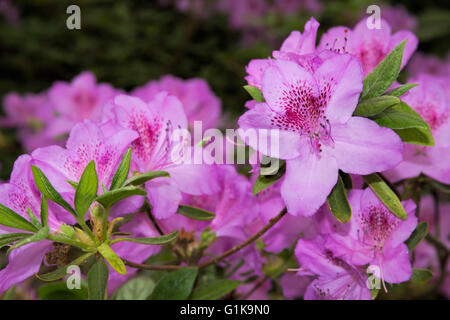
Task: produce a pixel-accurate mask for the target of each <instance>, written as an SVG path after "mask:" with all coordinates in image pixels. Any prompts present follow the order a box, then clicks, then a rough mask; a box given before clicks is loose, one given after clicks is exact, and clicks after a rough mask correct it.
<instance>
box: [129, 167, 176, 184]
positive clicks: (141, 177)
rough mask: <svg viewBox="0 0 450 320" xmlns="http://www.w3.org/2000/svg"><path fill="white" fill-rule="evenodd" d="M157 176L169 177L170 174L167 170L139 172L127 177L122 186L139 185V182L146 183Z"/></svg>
mask: <svg viewBox="0 0 450 320" xmlns="http://www.w3.org/2000/svg"><path fill="white" fill-rule="evenodd" d="M159 177H167V178H168V177H170V174H169V173H168V172H167V171H149V172H146V173H140V174H137V175H135V176H132V177H131V178H129V179H127V180H126V181H125V182H124V184H123V185H124V186H139V185H141V184H144V183H146V182H147V181H150V180H152V179H155V178H159Z"/></svg>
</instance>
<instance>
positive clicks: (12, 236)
mask: <svg viewBox="0 0 450 320" xmlns="http://www.w3.org/2000/svg"><path fill="white" fill-rule="evenodd" d="M30 235H32V234H31V233H23V232H18V233H4V234H0V248H1V247H3V246H5V245H7V244H10V243H11V242H14V241H17V240H20V239H23V238H25V237H29V236H30Z"/></svg>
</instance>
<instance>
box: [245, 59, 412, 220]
mask: <svg viewBox="0 0 450 320" xmlns="http://www.w3.org/2000/svg"><path fill="white" fill-rule="evenodd" d="M317 58H318V59H315V60H317V61H315V64H314V66H313V68H312V69H310V70H307V69H305V68H303V67H301V66H299V65H298V64H297V63H295V62H293V61H285V60H277V61H274V63H273V65H272V66H270V67H269V68H267V69H266V70H265V72H264V75H263V79H262V93H263V96H264V98H265V100H266V103H260V104H257V105H256V106H255V107H253V108H252V109H250V110H249V111H247V112H246V113H245V114H244V115H242V116H241V117H240V119H239V122H238V123H239V127H240V130H241V135H242V134H243V132H244V131H245V130H248V129H270V130H278V132H279V143H278V144H277V145H276V146H278V147H279V148H278V149H279V150H276V148H275V153H274V152H273V150H272V148H260V147H259V146H258V145H255V142H254V141H250V142H248V143H249V144H250V146H251V147H252V148H253V149H255V150H258V151H260V152H262V153H263V154H265V155H267V156H271V157H275V158H280V159H286V175H285V178H284V181H283V184H282V186H281V195H282V197H283V200H284V201H285V203H286V205H287V208H288V211H289V213H291V214H293V215H299V214H301V215H304V216H311V215H313V214H314V213H315V212H316V211H317V209H319V207H320V206H321V205H322V204H323V203H324V202H325V200H326V198H327V196H328V194H329V193H330V192H331V190H332V188H333V186H334V185H335V184H336V181H337V176H338V170H339V169H341V170H343V171H344V172H347V173H353V174H369V173H372V172H376V171H383V170H385V169H388V168H393V167H394V166H395V165H397V164H398V163H399V162H400V160H401V152H402V148H403V145H402V143H401V140H400V138H399V137H398V136H397V135H396V134H395V133H394V132H393V131H392V130H390V129H388V128H383V127H380V126H378V125H377V124H376V123H375V122H373V121H371V120H369V119H367V118H361V117H352V114H353V111H354V110H355V108H356V105H357V102H358V97H359V94H360V93H361V90H362V80H363V77H362V72H361V66H360V64H359V63H358V61H357V60H356V59H355V58H354V57H352V56H350V55H345V54H342V55H341V54H332V55H331V56H330V57H326V56H324V59H322V58H321V57H319V56H318V57H317ZM272 143H275V142H272ZM267 149H271V150H267ZM277 151H278V152H277Z"/></svg>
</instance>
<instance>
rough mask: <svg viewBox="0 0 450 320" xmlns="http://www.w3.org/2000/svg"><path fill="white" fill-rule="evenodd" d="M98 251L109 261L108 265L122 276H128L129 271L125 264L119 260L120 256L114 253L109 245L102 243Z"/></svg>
mask: <svg viewBox="0 0 450 320" xmlns="http://www.w3.org/2000/svg"><path fill="white" fill-rule="evenodd" d="M97 250H98V252H100V254H101V255H102V256H103V258H105V259H106V261H108V263H109V264H110V265H111V267H112V268H113V269H114V270H116V271H117V272H118V273H120V274H127V269H126V268H125V264H124V263H123V261H122V259H120V258H119V256H118V255H117V254H116V253H115V252H114V251H113V249H111V247H110V246H109V245H108V244H106V243H102V244H101V245H100V246H98V248H97Z"/></svg>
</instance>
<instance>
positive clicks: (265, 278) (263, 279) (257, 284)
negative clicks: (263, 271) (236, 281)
mask: <svg viewBox="0 0 450 320" xmlns="http://www.w3.org/2000/svg"><path fill="white" fill-rule="evenodd" d="M268 279H269V277H268V276H264V277H263V278H262V279H261V280H259V281H258V282H257V283H255V285H254V286H253V288H251V289H250V290H249V291H248V292H247V293H246V294H244V295H242V296H240V297H238V298H239V299H241V300H247V298H248V297H250V296H251V295H252V294H253V293H254V292H255V291H256V290H258V289H259V288H260V287H261V286H262V285H263V284H264V282H266V281H267V280H268Z"/></svg>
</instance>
